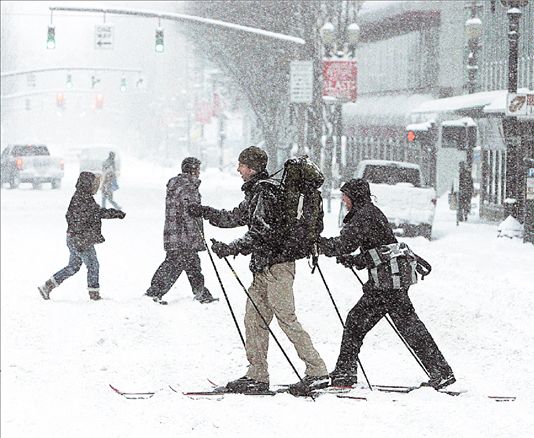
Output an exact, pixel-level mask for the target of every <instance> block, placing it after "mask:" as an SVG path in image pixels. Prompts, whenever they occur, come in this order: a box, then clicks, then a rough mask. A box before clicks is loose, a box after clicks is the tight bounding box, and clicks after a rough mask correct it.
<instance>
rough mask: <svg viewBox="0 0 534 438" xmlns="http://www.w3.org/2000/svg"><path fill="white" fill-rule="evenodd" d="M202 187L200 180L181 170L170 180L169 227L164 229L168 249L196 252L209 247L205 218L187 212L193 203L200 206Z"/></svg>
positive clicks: (167, 216) (166, 221) (167, 223)
mask: <svg viewBox="0 0 534 438" xmlns="http://www.w3.org/2000/svg"><path fill="white" fill-rule="evenodd" d="M199 186H200V180H199V179H198V178H197V177H195V176H193V175H190V174H188V173H181V174H179V175H178V176H175V177H174V178H171V179H170V180H169V182H168V183H167V197H166V199H165V227H164V229H163V247H164V248H165V251H176V250H182V251H195V252H196V251H204V250H205V249H206V246H205V244H204V240H203V238H202V234H201V231H200V230H202V233H203V232H204V229H203V225H202V221H201V220H199V219H196V218H194V217H191V216H190V215H189V214H188V213H187V207H188V206H189V205H191V204H199V205H200V200H201V197H200V192H199V190H198V187H199ZM199 227H200V230H199Z"/></svg>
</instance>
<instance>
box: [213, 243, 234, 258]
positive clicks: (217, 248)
mask: <svg viewBox="0 0 534 438" xmlns="http://www.w3.org/2000/svg"><path fill="white" fill-rule="evenodd" d="M211 242H212V243H211V250H212V251H213V252H214V253H215V254H217V256H218V257H219V258H220V259H222V258H223V257H228V256H229V255H235V254H236V252H235V250H234V249H232V247H231V246H230V245H228V244H226V243H224V242H219V241H218V240H215V239H211Z"/></svg>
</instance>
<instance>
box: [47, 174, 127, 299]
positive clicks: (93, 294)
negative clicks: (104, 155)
mask: <svg viewBox="0 0 534 438" xmlns="http://www.w3.org/2000/svg"><path fill="white" fill-rule="evenodd" d="M99 185H100V177H99V176H98V175H95V174H94V173H91V172H82V173H80V176H79V177H78V181H77V182H76V191H75V192H74V195H73V196H72V198H71V200H70V204H69V208H68V209H67V214H66V215H65V217H66V218H67V248H68V249H69V252H70V258H69V264H68V265H67V266H66V267H65V268H63V269H62V270H60V271H58V272H57V273H55V274H54V275H52V277H51V278H50V279H48V280H47V281H46V282H45V284H44V285H43V286H40V287H39V288H38V289H39V292H40V293H41V296H42V297H43V299H45V300H48V299H50V292H51V291H52V289H54V288H55V287H57V286H59V285H60V284H61V283H63V281H65V280H66V279H67V278H69V277H71V276H73V275H74V274H75V273H76V272H78V271H79V270H80V267H81V266H82V263H84V264H85V265H86V266H87V288H88V291H89V297H90V298H91V299H92V300H99V299H100V292H99V291H100V284H99V264H98V259H97V256H96V251H95V247H94V245H96V244H97V243H102V242H104V240H105V239H104V236H102V219H116V218H118V219H123V218H124V216H126V213H124V212H122V211H120V210H116V209H113V208H110V209H105V208H100V206H99V205H98V204H97V203H96V201H95V199H94V198H93V196H94V195H95V194H96V192H97V191H98V187H99Z"/></svg>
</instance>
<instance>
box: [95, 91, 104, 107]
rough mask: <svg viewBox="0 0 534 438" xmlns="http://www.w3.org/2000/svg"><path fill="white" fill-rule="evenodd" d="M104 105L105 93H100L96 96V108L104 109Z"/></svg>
mask: <svg viewBox="0 0 534 438" xmlns="http://www.w3.org/2000/svg"><path fill="white" fill-rule="evenodd" d="M103 107H104V95H103V94H100V93H98V94H97V95H96V96H95V108H96V109H102V108H103Z"/></svg>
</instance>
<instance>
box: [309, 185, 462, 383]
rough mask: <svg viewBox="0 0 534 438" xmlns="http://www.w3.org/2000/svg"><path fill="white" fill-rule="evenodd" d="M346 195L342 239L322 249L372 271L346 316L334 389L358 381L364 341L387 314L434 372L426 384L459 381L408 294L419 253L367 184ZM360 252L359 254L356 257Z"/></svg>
mask: <svg viewBox="0 0 534 438" xmlns="http://www.w3.org/2000/svg"><path fill="white" fill-rule="evenodd" d="M341 192H342V194H343V196H342V200H343V202H344V203H345V205H346V207H347V210H348V213H347V215H346V216H345V219H344V221H343V222H344V225H343V228H342V229H341V232H340V235H339V236H338V237H331V238H326V237H321V239H320V241H319V249H320V252H321V253H323V254H325V255H326V256H328V257H334V256H338V263H341V264H343V265H344V266H346V267H349V268H351V267H353V266H354V267H356V268H357V269H364V268H367V269H368V272H369V281H368V282H367V283H365V285H364V287H363V296H362V297H361V298H360V300H359V301H358V302H357V303H356V305H355V306H354V307H353V308H352V309H351V311H350V312H349V314H348V316H347V320H346V322H345V329H344V331H343V339H342V341H341V349H340V352H339V356H338V359H337V363H336V367H335V369H334V371H333V372H332V373H331V374H330V377H331V379H332V385H334V386H351V385H355V384H356V383H357V363H358V354H359V352H360V348H361V346H362V344H363V340H364V337H365V336H366V335H367V333H369V331H370V330H371V329H372V328H373V327H374V326H375V325H376V324H377V323H378V322H379V321H380V320H381V319H382V318H383V317H384V316H385V315H386V313H389V315H390V317H391V319H392V320H393V322H394V323H395V326H396V327H397V329H398V331H399V333H400V334H401V335H402V337H403V338H404V340H405V341H406V342H407V343H408V345H409V346H410V348H411V349H412V350H413V352H414V353H415V354H416V355H417V357H418V358H419V359H420V360H421V362H422V364H423V365H424V367H425V369H426V370H427V372H428V373H429V375H430V380H429V381H428V382H425V384H427V385H429V386H432V387H434V388H436V389H439V388H443V387H445V386H447V385H450V384H452V383H454V382H455V380H456V379H455V378H454V375H453V372H452V369H451V367H450V366H449V364H448V363H447V361H446V360H445V358H444V357H443V355H442V354H441V352H440V351H439V348H438V346H437V345H436V343H435V341H434V339H433V338H432V336H431V335H430V333H429V332H428V330H427V328H426V327H425V325H424V324H423V322H422V321H421V320H420V319H419V317H418V316H417V313H416V312H415V309H414V307H413V304H412V302H411V300H410V297H409V296H408V289H409V287H410V285H411V284H412V283H413V282H414V280H415V279H414V276H415V272H413V269H416V264H414V263H415V261H414V260H415V255H414V258H413V259H410V260H408V255H413V253H412V252H411V251H410V250H409V248H408V246H407V245H406V244H399V243H398V242H397V239H396V238H395V236H394V235H393V231H392V230H391V228H390V227H389V225H388V219H387V218H386V216H385V215H384V213H382V211H381V210H380V209H379V208H378V207H376V206H375V205H374V204H373V203H372V202H371V191H370V188H369V184H368V183H367V182H366V181H365V180H363V179H352V180H350V181H349V182H347V183H345V184H343V185H342V186H341ZM358 249H360V253H359V254H357V255H351V253H352V252H355V251H356V250H358ZM388 257H389V258H388ZM382 258H384V260H382Z"/></svg>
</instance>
